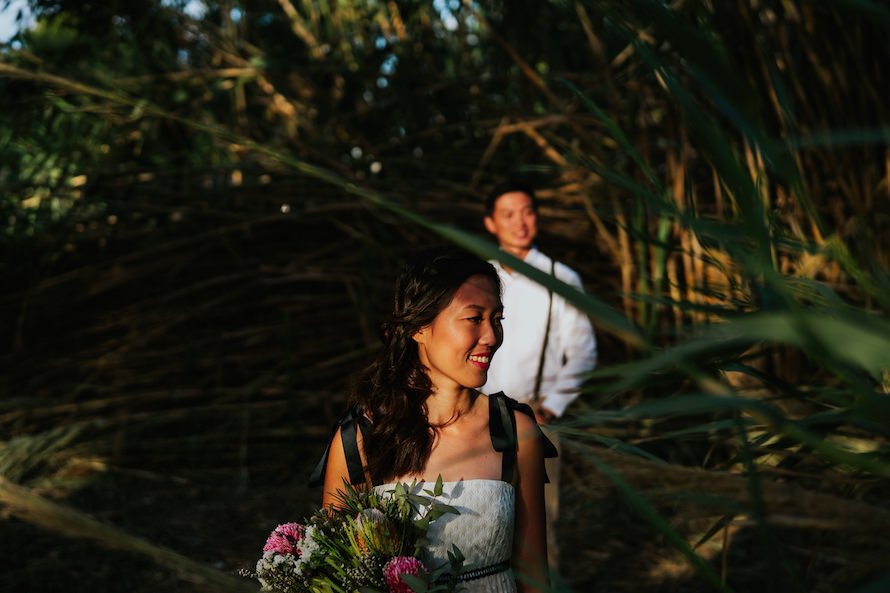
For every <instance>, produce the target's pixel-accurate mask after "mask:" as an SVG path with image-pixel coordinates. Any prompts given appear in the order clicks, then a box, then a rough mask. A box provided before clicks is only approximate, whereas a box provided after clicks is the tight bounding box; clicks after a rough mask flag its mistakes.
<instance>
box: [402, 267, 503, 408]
mask: <svg viewBox="0 0 890 593" xmlns="http://www.w3.org/2000/svg"><path fill="white" fill-rule="evenodd" d="M502 311H503V306H502V305H501V299H500V297H499V296H498V293H497V289H496V287H495V284H494V282H493V281H492V279H491V278H489V277H488V276H485V275H483V274H476V275H475V276H470V277H469V278H467V280H466V281H464V283H463V284H461V285H460V288H458V289H457V292H455V293H454V297H453V298H452V299H451V302H450V303H448V306H447V307H445V308H444V309H442V310H441V311H440V312H439V314H438V315H437V316H436V318H435V319H434V320H433V322H432V323H431V324H429V325H428V326H426V327H424V328H422V329H420V330H419V331H418V332H417V333H415V334H414V341H415V342H417V348H418V354H419V355H420V362H421V363H422V364H423V366H425V367H426V368H427V374H428V375H429V377H430V380H431V381H432V383H433V387H434V388H435V389H436V391H443V390H447V389H449V388H453V387H457V388H461V387H469V388H476V387H480V386H481V385H483V384H484V383H485V379H486V377H487V376H488V367H489V366H490V365H491V357H492V356H494V353H495V350H497V349H498V347H500V345H501V342H502V341H503V339H504V332H503V329H501V316H502Z"/></svg>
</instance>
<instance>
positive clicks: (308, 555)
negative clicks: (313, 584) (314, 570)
mask: <svg viewBox="0 0 890 593" xmlns="http://www.w3.org/2000/svg"><path fill="white" fill-rule="evenodd" d="M318 549H319V545H318V542H317V541H315V526H314V525H310V526H309V527H307V528H306V531H305V532H304V533H303V539H301V540H300V543H298V544H297V551H298V552H299V553H300V557H299V558H298V559H297V562H296V566H295V567H294V570H295V571H296V573H297V574H300V573H301V572H302V571H303V567H304V566H305V565H307V564H309V562H310V560H312V555H313V554H314V553H315V552H317V551H318Z"/></svg>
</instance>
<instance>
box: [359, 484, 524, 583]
mask: <svg viewBox="0 0 890 593" xmlns="http://www.w3.org/2000/svg"><path fill="white" fill-rule="evenodd" d="M405 486H409V485H408V484H405ZM432 486H433V484H429V483H420V484H417V485H415V490H414V491H415V492H418V493H422V491H423V490H424V489H426V490H430V489H431V488H432ZM393 487H394V484H384V485H382V486H377V487H376V489H377V491H378V492H386V491H389V490H392V489H393ZM436 500H438V501H439V502H442V503H444V504H447V505H450V506H453V507H455V508H456V509H457V510H458V511H460V514H459V515H455V514H453V513H446V514H445V515H443V516H442V517H440V518H439V519H437V520H436V521H434V522H433V523H432V524H431V525H430V528H429V531H428V533H427V536H428V539H429V541H430V545H429V546H427V547H426V548H425V549H424V558H423V560H424V562H425V563H427V566H429V567H431V568H436V567H438V566H441V565H443V564H447V563H448V551H449V550H451V546H452V544H453V545H456V546H457V547H458V549H460V551H461V553H462V554H463V555H464V557H465V558H466V560H465V562H464V568H465V569H467V570H469V569H473V568H482V567H485V566H491V565H493V564H497V563H499V562H503V561H505V560H509V559H510V557H511V555H512V552H513V518H514V512H515V507H516V495H515V492H514V490H513V486H512V485H511V484H509V483H507V482H502V481H501V480H481V479H474V480H461V481H459V482H445V483H444V484H443V492H442V495H441V496H439V497H437V498H436ZM459 590H460V591H462V592H466V593H514V592H515V591H516V580H515V578H514V576H513V571H512V570H511V569H507V570H506V571H504V572H500V573H497V574H493V575H490V576H486V577H482V578H479V579H475V580H472V581H466V582H465V583H462V584H461V587H459Z"/></svg>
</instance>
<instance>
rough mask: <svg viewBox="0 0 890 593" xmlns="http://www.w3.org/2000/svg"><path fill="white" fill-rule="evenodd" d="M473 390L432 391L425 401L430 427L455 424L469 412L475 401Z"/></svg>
mask: <svg viewBox="0 0 890 593" xmlns="http://www.w3.org/2000/svg"><path fill="white" fill-rule="evenodd" d="M476 396H477V392H476V390H475V389H469V388H466V387H461V388H459V389H456V390H453V391H441V390H435V389H434V390H433V393H432V395H430V396H429V397H428V398H427V400H426V411H427V419H428V420H429V423H430V425H431V426H445V425H448V424H452V423H454V422H456V421H457V420H458V419H459V418H460V417H461V416H463V415H464V414H466V413H467V412H469V411H470V409H471V408H472V407H473V403H474V402H475V400H476Z"/></svg>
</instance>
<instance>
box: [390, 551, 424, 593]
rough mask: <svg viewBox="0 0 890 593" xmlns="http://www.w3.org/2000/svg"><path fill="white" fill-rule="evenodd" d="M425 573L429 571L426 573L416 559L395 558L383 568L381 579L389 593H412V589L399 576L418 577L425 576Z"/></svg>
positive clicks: (407, 557) (411, 557) (406, 557)
mask: <svg viewBox="0 0 890 593" xmlns="http://www.w3.org/2000/svg"><path fill="white" fill-rule="evenodd" d="M427 572H429V571H427V569H426V566H424V565H423V562H421V561H420V560H418V559H417V558H415V557H413V556H396V557H395V558H393V559H391V560H390V561H389V562H387V563H386V566H384V567H383V578H384V579H386V586H387V587H389V593H412V591H413V589H411V587H409V586H408V583H406V582H405V581H403V580H402V579H401V576H402V575H403V574H410V575H414V576H416V577H419V576H421V574H424V575H425V574H427Z"/></svg>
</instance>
